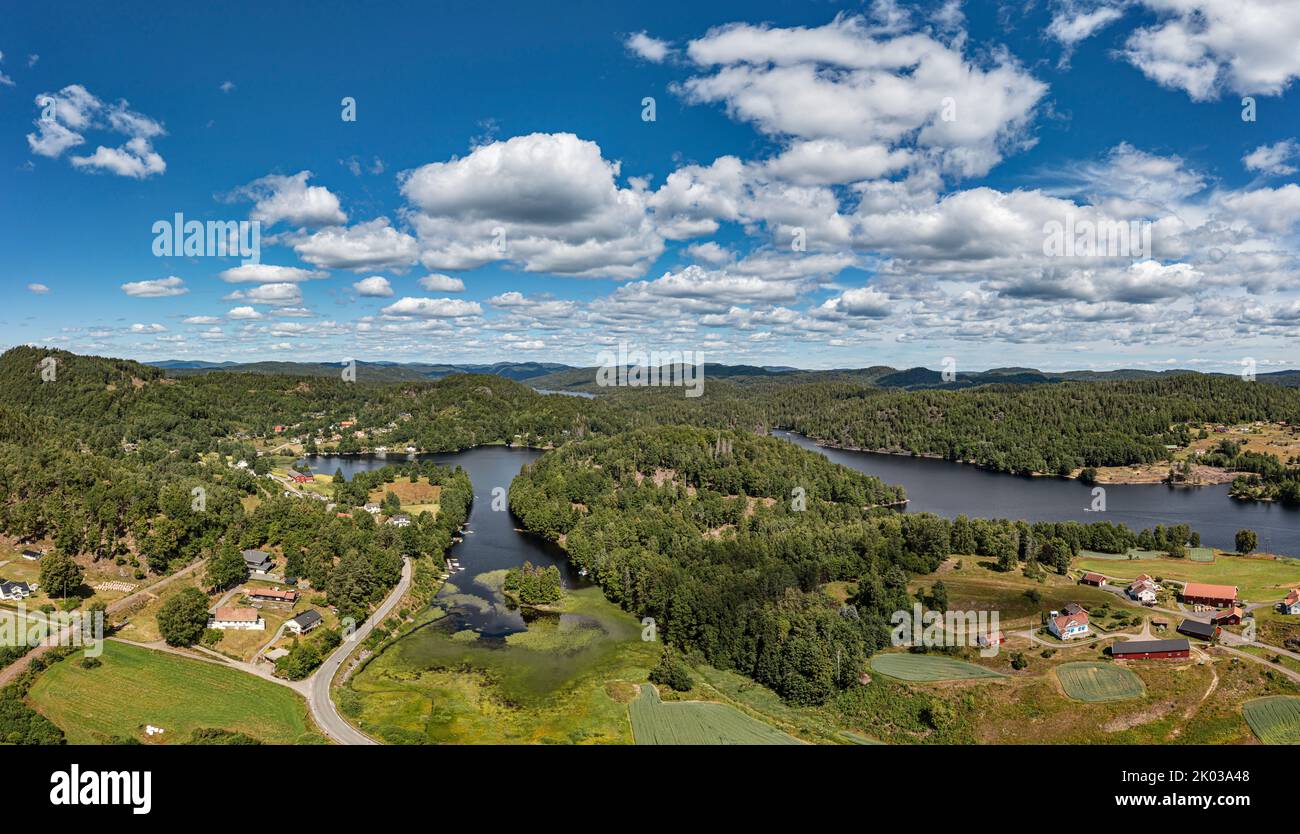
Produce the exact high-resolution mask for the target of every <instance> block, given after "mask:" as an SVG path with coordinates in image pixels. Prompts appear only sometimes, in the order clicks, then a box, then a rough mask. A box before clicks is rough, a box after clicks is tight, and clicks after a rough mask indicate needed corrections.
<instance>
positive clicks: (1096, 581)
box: [1079, 572, 1106, 588]
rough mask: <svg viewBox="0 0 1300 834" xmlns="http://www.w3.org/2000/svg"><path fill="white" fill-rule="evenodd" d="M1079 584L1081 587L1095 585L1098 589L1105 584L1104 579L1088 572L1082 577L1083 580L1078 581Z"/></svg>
mask: <svg viewBox="0 0 1300 834" xmlns="http://www.w3.org/2000/svg"><path fill="white" fill-rule="evenodd" d="M1079 583H1080V584H1082V585H1096V586H1097V587H1098V588H1100V587H1101V586H1102V585H1104V584H1106V577H1104V576H1102V575H1101V574H1099V573H1092V572H1089V573H1085V574H1084V575H1083V578H1082V579H1080V580H1079Z"/></svg>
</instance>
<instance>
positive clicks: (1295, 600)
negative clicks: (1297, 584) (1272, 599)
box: [1278, 588, 1300, 614]
mask: <svg viewBox="0 0 1300 834" xmlns="http://www.w3.org/2000/svg"><path fill="white" fill-rule="evenodd" d="M1278 610H1279V611H1281V612H1282V613H1283V614H1300V588H1292V589H1291V593H1289V594H1287V595H1286V597H1285V598H1283V600H1282V602H1281V604H1279V605H1278Z"/></svg>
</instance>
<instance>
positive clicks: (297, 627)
mask: <svg viewBox="0 0 1300 834" xmlns="http://www.w3.org/2000/svg"><path fill="white" fill-rule="evenodd" d="M322 622H324V618H323V617H321V615H320V612H319V611H317V610H316V609H314V608H308V609H307V610H306V611H304V612H302V613H301V614H299V615H298V616H296V617H294V618H293V619H291V620H287V621H285V624H284V627H285V628H287V629H288V630H289V631H292V632H293V633H294V634H306V633H307V632H309V631H311V630H312V629H313V628H315V627H316V626H318V625H320V624H321V623H322Z"/></svg>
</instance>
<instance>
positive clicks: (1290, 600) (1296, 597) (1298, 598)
mask: <svg viewBox="0 0 1300 834" xmlns="http://www.w3.org/2000/svg"><path fill="white" fill-rule="evenodd" d="M1282 601H1283V602H1285V603H1286V604H1287V605H1292V604H1294V603H1297V602H1300V588H1292V589H1291V593H1289V594H1287V595H1286V597H1285V598H1284V599H1283V600H1282Z"/></svg>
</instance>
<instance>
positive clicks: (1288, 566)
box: [1073, 553, 1300, 602]
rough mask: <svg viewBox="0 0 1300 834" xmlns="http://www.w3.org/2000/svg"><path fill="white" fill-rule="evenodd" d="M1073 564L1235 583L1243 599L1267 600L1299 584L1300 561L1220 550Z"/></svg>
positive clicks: (1117, 572)
mask: <svg viewBox="0 0 1300 834" xmlns="http://www.w3.org/2000/svg"><path fill="white" fill-rule="evenodd" d="M1073 567H1075V568H1077V569H1079V570H1091V571H1097V572H1098V573H1104V574H1106V575H1107V576H1111V575H1118V576H1119V577H1121V578H1126V579H1132V578H1133V577H1134V576H1137V575H1138V574H1139V573H1149V574H1151V575H1152V576H1158V577H1163V578H1165V579H1175V580H1177V581H1179V582H1206V583H1209V584H1211V585H1236V586H1237V593H1238V594H1239V595H1240V596H1241V598H1242V599H1247V600H1250V601H1251V602H1269V601H1274V600H1279V599H1281V598H1282V597H1284V596H1286V592H1287V591H1288V590H1289V589H1291V588H1294V587H1296V586H1297V585H1300V560H1296V559H1274V558H1272V557H1270V556H1231V555H1227V554H1226V553H1220V554H1219V557H1218V558H1217V559H1215V560H1214V561H1213V562H1196V561H1192V560H1190V559H1168V558H1166V559H1155V560H1148V559H1143V560H1142V562H1141V564H1140V565H1138V564H1133V565H1132V566H1124V565H1119V564H1116V563H1115V562H1114V561H1109V560H1105V559H1078V560H1076V561H1075V563H1074V565H1073Z"/></svg>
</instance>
